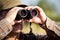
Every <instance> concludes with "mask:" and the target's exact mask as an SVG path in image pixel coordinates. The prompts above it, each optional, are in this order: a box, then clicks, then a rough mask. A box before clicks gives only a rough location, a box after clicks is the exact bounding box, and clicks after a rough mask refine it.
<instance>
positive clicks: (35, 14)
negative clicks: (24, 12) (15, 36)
mask: <svg viewBox="0 0 60 40" xmlns="http://www.w3.org/2000/svg"><path fill="white" fill-rule="evenodd" d="M31 16H32V17H34V16H37V10H35V9H33V10H31Z"/></svg>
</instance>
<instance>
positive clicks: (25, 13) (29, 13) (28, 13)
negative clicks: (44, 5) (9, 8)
mask: <svg viewBox="0 0 60 40" xmlns="http://www.w3.org/2000/svg"><path fill="white" fill-rule="evenodd" d="M34 16H37V10H36V9H32V10H24V9H22V10H19V11H18V14H17V17H16V20H19V19H27V20H29V19H31V18H32V17H34Z"/></svg>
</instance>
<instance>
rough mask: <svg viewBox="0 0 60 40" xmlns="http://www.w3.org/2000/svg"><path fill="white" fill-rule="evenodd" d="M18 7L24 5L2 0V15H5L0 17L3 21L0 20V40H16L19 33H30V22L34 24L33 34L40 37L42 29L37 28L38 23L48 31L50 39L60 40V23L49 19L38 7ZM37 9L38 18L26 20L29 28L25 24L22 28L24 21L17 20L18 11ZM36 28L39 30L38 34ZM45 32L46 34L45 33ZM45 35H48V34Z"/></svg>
mask: <svg viewBox="0 0 60 40" xmlns="http://www.w3.org/2000/svg"><path fill="white" fill-rule="evenodd" d="M18 5H22V4H20V0H6V1H5V0H0V14H1V15H2V14H4V15H2V16H1V15H0V16H1V17H0V19H1V20H0V40H2V39H3V38H4V37H6V40H15V38H16V36H17V34H19V32H23V33H29V32H30V28H29V27H30V25H29V22H32V25H31V28H32V32H33V34H35V35H37V34H38V35H40V33H39V32H40V29H41V28H40V27H37V26H36V23H37V24H40V25H41V27H42V28H44V29H45V30H46V32H47V35H48V36H49V35H50V36H49V38H50V37H51V36H52V37H54V38H59V36H60V25H58V23H56V22H54V21H52V20H51V19H49V18H48V17H47V16H46V15H45V13H44V12H43V10H42V9H41V8H40V7H38V6H28V7H25V8H22V7H16V6H18ZM35 8H36V9H37V11H38V16H36V17H33V18H32V19H30V20H24V21H25V23H26V22H27V26H28V27H24V26H25V24H23V28H21V26H22V20H15V18H16V16H17V13H18V11H19V10H21V9H26V10H30V9H35ZM34 23H35V24H34ZM34 25H35V26H34ZM38 26H39V25H38ZM36 28H37V29H38V32H37V29H36ZM12 30H13V31H12ZM43 32H44V33H45V31H43ZM51 33H52V34H51ZM44 35H46V33H45V34H44ZM55 36H57V37H55ZM52 37H51V38H52ZM53 40H54V39H53Z"/></svg>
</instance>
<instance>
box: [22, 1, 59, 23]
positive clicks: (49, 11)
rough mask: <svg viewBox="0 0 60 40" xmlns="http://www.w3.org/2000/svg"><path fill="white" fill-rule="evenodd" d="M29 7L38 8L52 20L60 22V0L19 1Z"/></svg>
mask: <svg viewBox="0 0 60 40" xmlns="http://www.w3.org/2000/svg"><path fill="white" fill-rule="evenodd" d="M21 3H23V4H27V5H29V6H36V5H37V6H40V7H41V8H42V9H43V10H44V12H45V13H46V15H47V16H48V17H49V18H51V19H52V20H55V21H58V22H60V0H21Z"/></svg>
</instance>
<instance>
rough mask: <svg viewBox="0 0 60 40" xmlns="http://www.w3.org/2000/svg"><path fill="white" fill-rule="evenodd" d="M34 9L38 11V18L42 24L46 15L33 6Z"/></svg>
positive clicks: (40, 9)
mask: <svg viewBox="0 0 60 40" xmlns="http://www.w3.org/2000/svg"><path fill="white" fill-rule="evenodd" d="M34 8H36V9H37V11H38V16H39V17H40V19H41V21H42V22H44V21H45V20H46V15H45V13H44V11H43V10H42V8H40V7H38V6H35V7H34Z"/></svg>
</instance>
